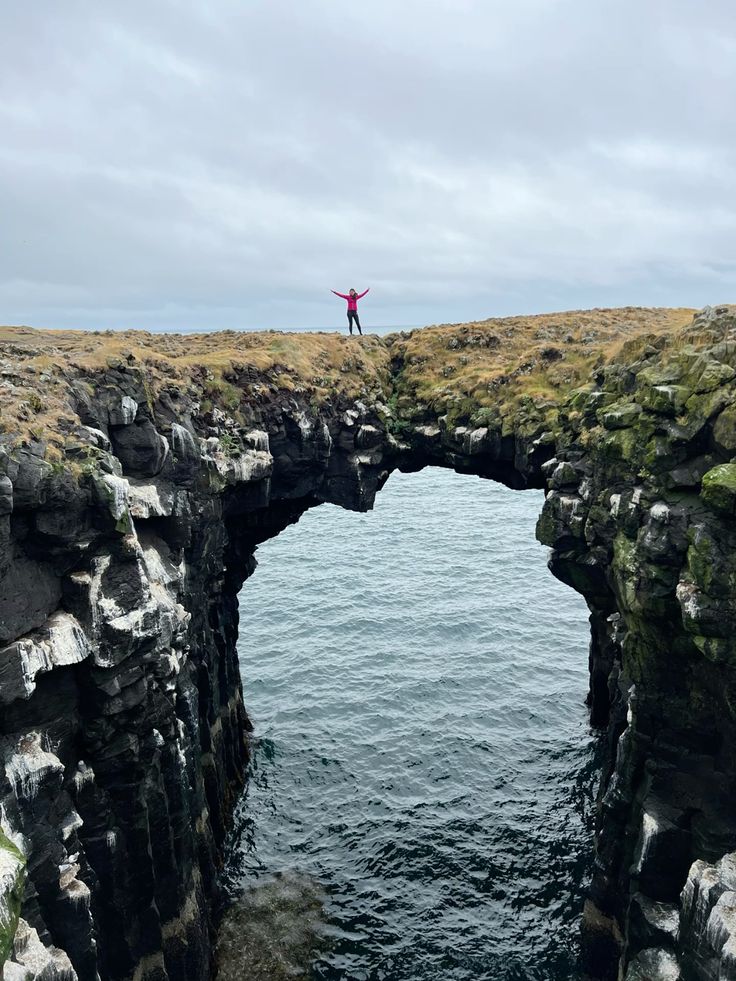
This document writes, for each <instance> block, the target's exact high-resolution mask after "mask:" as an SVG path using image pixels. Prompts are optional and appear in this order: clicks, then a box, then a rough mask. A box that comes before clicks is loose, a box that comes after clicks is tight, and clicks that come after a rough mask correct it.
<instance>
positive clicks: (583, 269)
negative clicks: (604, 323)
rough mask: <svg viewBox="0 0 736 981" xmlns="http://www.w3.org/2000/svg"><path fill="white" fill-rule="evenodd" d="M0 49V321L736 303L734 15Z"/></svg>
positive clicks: (334, 6) (65, 12)
mask: <svg viewBox="0 0 736 981" xmlns="http://www.w3.org/2000/svg"><path fill="white" fill-rule="evenodd" d="M3 20H4V26H3V31H2V35H1V36H0V59H1V60H0V64H2V69H1V70H0V127H1V131H2V133H3V138H2V141H0V213H1V214H2V222H1V223H0V254H1V255H2V263H1V264H0V322H5V323H32V324H38V325H45V326H82V327H86V326H89V327H93V326H94V327H125V326H141V327H148V328H176V327H182V328H185V327H193V326H199V327H202V328H209V327H304V326H313V327H326V326H331V325H333V324H337V325H338V326H341V325H342V316H343V312H342V308H341V305H340V304H341V301H338V300H335V299H334V298H331V297H330V294H329V292H328V291H329V289H330V288H335V289H339V290H343V291H344V290H346V289H347V287H349V286H355V287H356V288H358V289H364V288H365V287H366V286H368V285H370V286H371V287H372V292H371V294H370V295H369V297H370V303H369V302H368V299H369V298H366V300H365V301H364V314H363V315H364V319H365V320H366V321H368V323H376V324H379V323H381V324H420V323H428V322H438V321H442V320H447V319H449V320H462V319H468V318H473V317H484V316H489V315H493V314H503V313H511V312H533V311H536V310H547V309H562V308H567V307H580V306H589V305H596V306H602V305H614V304H625V303H637V304H638V303H644V304H650V303H651V304H660V303H661V304H668V305H680V304H683V305H693V306H698V305H702V304H704V303H706V302H720V301H723V300H734V299H736V144H735V142H734V126H733V105H734V98H735V97H736V57H735V56H736V19H735V18H734V16H733V8H732V0H709V2H708V3H707V4H693V3H691V2H690V0H615V2H614V0H602V2H601V3H590V2H589V0H515V2H514V3H513V4H510V3H508V2H506V0H402V2H401V3H397V2H396V0H371V2H370V3H358V2H354V0H348V2H345V3H340V4H338V3H337V2H336V0H299V3H294V2H293V0H289V2H286V0H247V2H243V0H209V2H202V0H160V2H158V3H156V4H151V3H148V2H143V0H127V2H126V3H125V4H117V3H114V2H112V0H100V2H99V3H95V4H89V3H87V2H82V0H65V2H64V3H63V4H60V3H58V2H56V0H36V2H34V3H33V4H25V5H23V4H16V5H12V7H11V8H10V9H9V10H8V11H6V12H5V14H4V18H3Z"/></svg>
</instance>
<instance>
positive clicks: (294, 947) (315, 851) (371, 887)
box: [222, 470, 595, 981]
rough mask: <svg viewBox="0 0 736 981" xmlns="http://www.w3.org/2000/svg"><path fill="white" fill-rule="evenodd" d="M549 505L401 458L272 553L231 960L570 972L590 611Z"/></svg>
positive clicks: (243, 651) (252, 654)
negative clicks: (366, 504) (372, 493)
mask: <svg viewBox="0 0 736 981" xmlns="http://www.w3.org/2000/svg"><path fill="white" fill-rule="evenodd" d="M541 504H542V494H541V492H537V491H527V492H519V491H510V490H507V489H506V488H504V487H501V486H500V485H497V484H493V483H491V482H490V481H481V480H479V479H477V478H473V477H460V476H458V475H457V474H453V473H450V472H446V471H441V470H425V471H423V472H422V473H420V474H413V475H402V474H396V475H394V476H392V477H391V479H390V480H389V482H388V484H387V485H386V487H385V489H384V490H383V491H382V492H381V493H380V494H379V496H378V499H377V502H376V508H375V511H373V512H372V513H371V514H368V515H356V514H350V513H347V512H344V511H341V510H339V509H338V508H335V507H332V506H329V505H324V506H322V507H319V508H316V509H315V510H313V511H310V512H309V513H307V514H306V515H305V516H304V517H303V518H302V519H301V521H300V522H299V524H298V525H297V526H294V527H292V528H289V529H287V530H286V531H285V532H283V533H282V534H281V535H280V536H279V537H278V538H277V539H274V540H273V541H270V542H267V543H266V544H265V545H263V546H262V547H261V548H260V549H259V552H258V558H259V569H258V571H257V572H256V574H255V576H254V577H253V578H252V579H251V580H249V582H248V583H246V585H245V587H244V589H243V592H242V594H241V597H240V601H241V632H240V643H239V650H240V661H241V670H242V674H243V687H244V694H245V702H246V706H247V708H248V710H249V712H250V714H251V717H252V719H253V722H254V726H255V732H254V746H253V749H254V753H253V760H252V766H251V772H250V779H249V783H248V787H247V790H246V794H245V796H244V797H243V799H242V801H241V803H240V805H239V807H238V810H237V814H236V822H235V828H234V832H233V835H232V837H231V843H230V850H229V855H228V867H227V874H228V882H229V885H230V887H231V891H232V895H233V896H234V897H237V898H236V902H235V904H234V906H233V908H232V910H231V912H230V914H229V916H228V919H227V921H226V926H225V930H224V933H223V936H224V937H226V942H225V941H223V956H222V965H223V966H222V970H223V976H224V977H227V978H230V977H232V978H243V979H246V981H247V979H248V978H252V979H253V981H260V979H261V978H263V979H277V978H280V977H284V978H286V977H292V978H293V977H297V978H309V979H350V981H362V979H365V981H367V979H370V981H409V979H428V981H429V979H432V981H435V979H447V981H465V979H493V981H512V979H519V981H521V979H539V981H570V979H574V978H576V977H577V972H576V969H575V958H576V938H577V923H578V920H579V916H580V911H581V908H582V893H583V890H584V887H585V883H586V880H587V877H588V875H589V872H590V866H591V850H592V845H591V830H590V817H589V812H590V809H591V797H592V792H593V785H594V781H595V761H594V755H595V754H594V749H595V747H594V741H593V738H592V736H591V734H590V731H589V728H588V724H587V715H586V710H585V706H584V696H585V692H586V686H587V676H586V664H587V644H588V628H587V611H586V608H585V604H584V603H583V601H582V599H581V598H580V597H579V596H577V595H576V594H575V593H573V592H572V591H571V590H570V589H568V588H567V587H565V586H563V585H562V584H560V583H559V582H557V581H556V580H555V579H554V578H553V577H552V575H551V574H550V573H549V572H548V571H547V568H546V550H545V549H544V548H542V547H541V546H540V545H538V544H536V543H535V540H534V524H535V521H536V518H537V515H538V512H539V510H540V508H541Z"/></svg>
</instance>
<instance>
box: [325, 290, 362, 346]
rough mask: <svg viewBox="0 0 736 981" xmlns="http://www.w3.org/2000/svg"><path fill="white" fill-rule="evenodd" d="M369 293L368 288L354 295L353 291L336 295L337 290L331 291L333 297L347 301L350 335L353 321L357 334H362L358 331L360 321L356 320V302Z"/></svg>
mask: <svg viewBox="0 0 736 981" xmlns="http://www.w3.org/2000/svg"><path fill="white" fill-rule="evenodd" d="M369 291H370V286H369V287H368V289H367V290H364V292H362V293H356V292H355V290H352V289H351V290H350V292H349V293H338V292H337V290H332V292H333V293H334V294H335V296H341V297H342V298H343V300H347V301H348V327H349V328H350V333H351V334H352V333H353V321H355V326H356V327H357V328H358V333H359V334H362V333H363V331H362V330H361V329H360V320H359V319H358V300H360V299H362V298H363V297H364V296H365V294H366V293H368V292H369Z"/></svg>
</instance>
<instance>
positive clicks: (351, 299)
mask: <svg viewBox="0 0 736 981" xmlns="http://www.w3.org/2000/svg"><path fill="white" fill-rule="evenodd" d="M369 291H370V286H369V287H368V289H367V290H365V292H363V293H356V294H355V296H351V295H350V294H349V293H338V292H337V290H332V292H333V293H334V294H335V296H341V297H342V298H343V300H347V301H348V310H357V309H358V300H360V299H362V297H364V296H365V294H366V293H368V292H369Z"/></svg>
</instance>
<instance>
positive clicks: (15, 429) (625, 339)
mask: <svg viewBox="0 0 736 981" xmlns="http://www.w3.org/2000/svg"><path fill="white" fill-rule="evenodd" d="M693 313H694V311H693V310H689V309H683V308H677V309H666V308H640V307H624V308H621V309H611V310H589V311H573V312H569V313H553V314H539V315H535V316H525V317H505V318H499V319H491V320H483V321H477V322H473V323H468V324H448V325H444V326H435V327H427V328H423V329H420V330H414V331H411V332H410V333H408V334H403V333H402V334H394V335H391V336H390V337H386V338H383V337H378V336H376V335H370V334H368V335H366V336H364V337H350V336H346V335H341V334H332V333H299V334H297V333H286V332H277V331H265V332H259V333H255V332H247V333H246V332H238V331H221V332H218V333H209V334H193V335H182V334H150V333H146V332H144V331H132V330H131V331H121V332H118V331H79V330H78V331H67V330H34V329H32V328H30V327H0V440H5V441H6V442H7V441H10V442H13V443H17V442H23V441H27V440H29V439H36V440H39V439H45V440H48V441H49V442H50V443H51V444H56V446H57V447H58V448H60V449H61V448H62V447H63V442H64V441H63V438H59V436H60V433H61V431H62V430H64V429H65V428H66V429H68V428H69V427H72V426H73V425H74V424H75V423H76V422H77V421H78V420H77V419H76V415H75V413H74V411H73V408H72V399H71V398H70V385H71V382H72V381H74V380H77V379H89V380H90V381H94V382H100V380H101V379H102V378H103V376H104V373H105V370H106V369H109V368H115V367H119V366H120V365H125V366H126V368H129V369H131V370H135V371H139V372H140V374H141V376H142V377H143V379H144V380H145V384H146V388H147V390H148V391H149V392H150V395H151V398H154V399H155V398H156V397H157V395H158V394H159V393H160V392H161V391H162V390H164V389H165V388H167V387H170V386H175V387H178V388H180V389H183V390H185V391H186V392H188V393H189V394H190V395H191V396H192V398H193V399H195V400H199V401H201V402H202V403H203V405H204V404H207V403H211V405H213V406H220V407H224V408H225V409H226V410H230V411H235V410H236V409H237V407H238V406H239V405H242V404H246V403H258V402H261V403H262V402H266V401H268V400H269V399H270V398H273V397H276V396H278V395H296V396H299V397H300V400H301V401H303V402H308V403H309V404H311V405H314V406H317V405H320V404H323V403H324V402H325V401H327V400H328V399H335V398H340V397H344V398H349V399H356V398H362V399H364V400H366V401H368V402H371V401H375V400H377V399H379V398H380V399H383V400H388V399H389V398H390V397H391V396H392V395H393V399H392V401H393V403H394V405H396V406H397V408H398V410H399V412H400V414H401V415H402V416H403V417H404V418H412V417H416V418H420V417H421V416H422V413H427V412H429V414H438V413H439V412H440V411H449V412H450V413H451V414H452V416H453V417H455V418H462V417H467V416H469V415H470V414H472V412H473V411H476V410H479V409H484V408H485V409H489V410H492V411H493V412H494V413H497V414H499V415H500V416H502V417H508V416H509V415H511V414H512V413H513V410H514V407H515V406H516V405H518V403H519V401H520V400H521V399H522V398H523V397H525V396H526V397H529V398H531V399H532V400H533V401H534V402H535V403H539V404H550V403H558V402H559V401H561V400H562V399H563V398H564V396H565V395H566V394H567V393H568V392H569V391H570V390H572V389H574V388H577V387H579V386H580V385H583V384H585V383H587V382H588V380H589V377H590V373H591V370H592V368H594V367H595V366H597V365H599V364H602V363H604V362H606V361H608V360H611V359H612V358H615V357H616V355H617V354H618V353H619V352H620V351H621V349H622V347H623V345H624V344H626V355H627V356H629V355H630V354H631V355H632V357H635V348H636V345H637V344H640V345H641V346H644V344H645V343H646V340H647V338H651V337H652V336H653V335H655V336H660V335H667V336H672V337H674V336H676V335H677V333H678V332H679V330H680V329H681V328H682V327H684V326H686V325H687V324H688V323H690V321H691V319H692V316H693ZM392 363H393V369H394V372H396V371H397V368H398V374H395V375H394V377H393V378H392V374H391V372H392Z"/></svg>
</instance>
